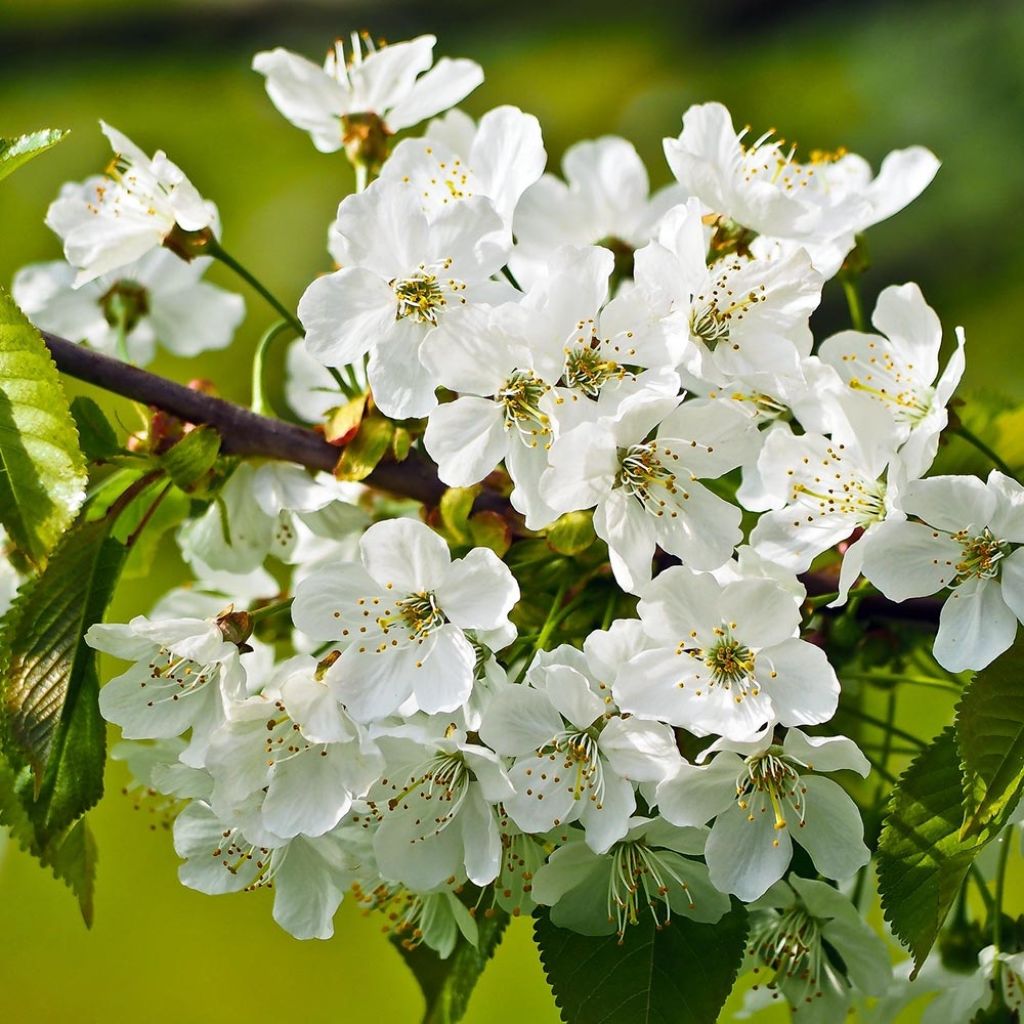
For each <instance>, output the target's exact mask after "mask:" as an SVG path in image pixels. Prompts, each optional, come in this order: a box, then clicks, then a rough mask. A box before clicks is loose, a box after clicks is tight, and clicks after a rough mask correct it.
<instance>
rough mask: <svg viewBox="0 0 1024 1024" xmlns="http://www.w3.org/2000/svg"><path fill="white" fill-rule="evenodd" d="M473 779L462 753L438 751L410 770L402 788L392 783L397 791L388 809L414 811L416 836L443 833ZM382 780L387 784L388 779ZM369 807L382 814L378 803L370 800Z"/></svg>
mask: <svg viewBox="0 0 1024 1024" xmlns="http://www.w3.org/2000/svg"><path fill="white" fill-rule="evenodd" d="M472 781H473V775H472V773H471V772H470V770H469V768H468V767H467V766H466V762H465V760H464V759H463V757H462V755H461V754H460V753H458V752H454V753H449V752H447V751H439V752H438V753H436V754H434V755H433V756H432V757H429V758H427V760H426V761H424V762H423V763H422V764H420V765H418V766H417V767H416V768H414V769H413V770H412V771H411V772H410V773H409V776H408V778H407V780H406V784H405V786H403V787H402V789H400V790H399V789H398V787H397V785H392V787H391V788H392V789H394V790H396V791H397V792H396V793H395V795H394V796H393V797H391V799H390V800H388V802H387V805H386V806H387V810H388V811H390V812H396V811H399V812H407V813H410V814H415V815H416V822H415V824H416V825H417V826H418V828H419V831H418V834H417V838H418V839H419V840H421V841H422V840H424V839H427V838H429V837H430V836H436V835H438V834H440V833H441V832H443V831H444V830H445V829H446V828H447V827H448V826H449V825H450V824H451V823H452V822H453V821H454V820H455V816H456V815H457V814H458V813H459V810H460V809H461V807H462V804H463V801H464V800H465V799H466V796H467V794H468V793H469V785H470V783H471V782H472ZM381 782H382V783H383V784H385V785H387V784H388V780H387V779H381ZM370 807H371V809H372V810H373V811H374V812H375V813H377V814H378V816H382V815H381V814H380V810H379V807H378V805H377V804H375V803H373V802H372V801H371V802H370ZM414 841H415V840H414Z"/></svg>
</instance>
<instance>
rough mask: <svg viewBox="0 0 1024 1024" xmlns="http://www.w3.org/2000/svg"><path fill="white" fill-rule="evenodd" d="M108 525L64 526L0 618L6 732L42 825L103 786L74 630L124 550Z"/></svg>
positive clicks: (96, 724)
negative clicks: (30, 776) (25, 767)
mask: <svg viewBox="0 0 1024 1024" xmlns="http://www.w3.org/2000/svg"><path fill="white" fill-rule="evenodd" d="M111 525H112V518H104V519H97V520H92V521H81V522H79V523H78V524H77V525H76V526H74V527H73V528H72V529H71V530H69V531H68V533H67V534H66V535H65V537H64V538H63V539H62V540H61V542H60V544H59V545H58V546H57V548H56V549H55V550H54V552H53V554H52V556H51V557H50V560H49V562H48V563H47V566H46V568H45V569H44V570H43V572H42V573H40V575H39V576H36V577H34V578H33V579H31V580H29V582H28V583H26V584H25V585H24V586H23V587H22V588H21V590H20V591H19V594H18V597H17V599H16V601H15V602H14V604H13V605H12V607H11V609H10V610H9V611H8V613H7V615H6V616H5V618H4V645H3V646H4V655H5V659H4V660H5V667H4V688H3V712H4V718H5V726H6V728H5V732H6V734H7V738H8V739H9V740H11V741H13V743H14V744H15V746H16V747H17V748H18V749H19V750H20V752H21V753H22V754H23V755H24V756H25V758H26V759H27V761H28V763H29V764H30V765H31V767H32V770H33V772H34V775H35V780H36V788H37V795H38V796H39V797H40V799H41V800H43V801H44V806H43V807H42V808H37V809H36V813H35V814H34V815H33V817H34V818H36V820H37V821H38V822H40V823H42V824H44V825H45V828H46V831H47V832H48V833H52V832H53V831H54V830H55V829H57V828H60V827H61V826H62V825H64V824H67V823H69V822H70V821H73V820H74V819H75V818H76V817H78V815H80V814H82V813H83V812H84V811H85V810H87V809H88V808H89V807H91V806H92V805H93V804H94V803H95V802H96V800H97V799H99V796H100V794H101V793H102V790H103V755H104V749H103V735H104V733H103V723H102V721H100V719H99V713H98V711H97V710H96V709H95V703H96V695H97V690H98V687H97V682H96V676H95V666H94V658H95V655H94V653H93V651H92V649H91V648H90V647H89V646H88V645H87V644H86V643H85V641H84V640H83V639H82V638H83V636H84V635H85V632H86V630H87V629H88V628H89V627H90V626H91V625H92V624H93V623H95V622H99V621H100V619H101V618H102V617H103V613H104V611H105V610H106V607H107V603H108V602H109V600H110V597H111V594H112V593H113V589H114V585H115V584H116V582H117V577H118V573H119V571H120V568H121V563H122V561H123V560H124V555H125V548H124V545H123V544H121V543H120V542H118V541H117V540H115V539H114V538H112V537H111V536H110V530H111ZM38 814H41V818H40V817H37V815H38Z"/></svg>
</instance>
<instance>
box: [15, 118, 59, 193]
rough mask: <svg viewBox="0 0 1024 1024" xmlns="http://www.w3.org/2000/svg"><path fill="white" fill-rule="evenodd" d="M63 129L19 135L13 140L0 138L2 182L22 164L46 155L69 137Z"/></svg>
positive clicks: (49, 129)
mask: <svg viewBox="0 0 1024 1024" xmlns="http://www.w3.org/2000/svg"><path fill="white" fill-rule="evenodd" d="M67 134H68V133H67V131H65V130H64V129H61V128H43V129H41V130H40V131H37V132H31V133H30V134H28V135H18V136H16V137H15V138H13V139H5V138H2V137H0V181H2V180H3V179H4V178H6V177H7V175H8V174H10V173H11V172H12V171H16V170H17V169H18V168H19V167H21V165H22V164H26V163H28V161H29V160H31V159H32V158H33V157H34V156H39V154H40V153H45V152H46V150H48V149H49V148H50V147H51V146H56V145H57V143H58V142H60V140H61V139H63V138H64V136H65V135H67Z"/></svg>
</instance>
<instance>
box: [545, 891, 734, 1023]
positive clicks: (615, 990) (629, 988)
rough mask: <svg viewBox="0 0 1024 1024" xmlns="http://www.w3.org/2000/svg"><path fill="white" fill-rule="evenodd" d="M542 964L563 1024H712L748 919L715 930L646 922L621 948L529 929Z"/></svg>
mask: <svg viewBox="0 0 1024 1024" xmlns="http://www.w3.org/2000/svg"><path fill="white" fill-rule="evenodd" d="M534 938H535V939H536V941H537V945H538V947H539V948H540V959H541V963H542V964H543V965H544V972H545V973H546V974H547V978H548V984H549V985H550V986H551V991H552V992H553V993H554V996H555V1001H556V1002H557V1003H558V1006H559V1009H560V1010H561V1013H562V1020H563V1021H566V1024H655V1022H657V1024H669V1022H671V1024H715V1021H717V1020H718V1018H719V1014H720V1012H721V1009H722V1006H723V1005H724V1004H725V1001H726V999H727V998H728V997H729V993H730V991H731V990H732V986H733V982H734V981H735V980H736V974H737V973H738V971H739V968H740V964H741V962H742V961H743V954H744V950H745V947H746V938H747V912H746V910H745V909H744V908H743V907H741V906H738V905H737V906H735V907H734V908H733V909H732V910H731V911H730V912H729V913H728V914H726V915H725V917H723V918H722V919H721V920H720V921H719V922H718V923H717V924H698V923H697V922H696V921H691V920H690V919H689V918H686V917H673V918H672V922H671V924H670V925H669V926H668V927H667V928H662V929H660V930H658V929H656V928H655V926H654V919H653V918H652V917H651V916H650V915H645V916H644V917H643V918H642V919H641V921H640V923H639V924H637V925H635V926H632V927H630V928H629V929H628V930H627V932H626V936H625V940H624V944H623V945H621V946H620V945H619V940H618V938H617V937H616V936H615V935H609V936H607V937H603V938H594V937H591V936H587V935H577V934H576V933H575V932H571V931H567V930H566V929H564V928H557V927H555V925H553V924H552V923H551V921H550V919H549V918H548V916H547V915H546V914H542V915H539V916H538V917H537V919H536V921H535V923H534Z"/></svg>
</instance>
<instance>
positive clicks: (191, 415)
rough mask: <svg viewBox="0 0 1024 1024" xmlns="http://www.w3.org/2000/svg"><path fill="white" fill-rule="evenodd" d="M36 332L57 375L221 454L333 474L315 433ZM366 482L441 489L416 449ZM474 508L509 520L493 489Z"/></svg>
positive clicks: (401, 489)
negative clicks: (189, 428) (158, 417)
mask: <svg viewBox="0 0 1024 1024" xmlns="http://www.w3.org/2000/svg"><path fill="white" fill-rule="evenodd" d="M42 335H43V340H44V341H45V342H46V345H47V347H48V348H49V350H50V355H51V356H53V361H54V362H55V363H56V364H57V369H58V370H60V371H61V373H66V374H67V375H68V376H69V377H75V378H77V379H78V380H82V381H86V382H87V383H89V384H95V385H96V386H97V387H101V388H103V389H104V390H106V391H112V392H113V393H114V394H116V395H122V396H123V397H124V398H130V399H133V400H134V401H136V402H142V403H144V404H145V405H150V406H154V407H155V408H157V409H161V410H163V411H164V412H168V413H170V414H171V415H172V416H177V417H178V418H179V419H181V420H184V421H185V422H186V423H197V424H208V425H209V426H211V427H214V428H215V429H216V430H217V432H218V433H219V434H220V436H221V442H222V450H223V451H224V452H226V453H228V454H230V455H243V456H259V457H262V458H267V459H281V460H283V461H286V462H296V463H298V464H299V465H300V466H306V467H307V468H308V469H313V470H322V471H324V472H327V473H330V472H333V470H334V467H335V465H336V464H337V462H338V458H339V456H340V454H341V451H340V449H338V448H336V447H335V446H334V445H331V444H328V443H327V442H326V441H325V440H324V439H323V437H322V436H321V435H320V434H318V433H317V432H316V431H315V430H309V429H308V428H306V427H300V426H298V425H296V424H294V423H285V422H284V421H282V420H275V419H271V418H270V417H268V416H260V415H259V414H258V413H255V412H252V410H250V409H246V408H245V407H244V406H241V405H236V404H235V403H234V402H227V401H225V400H224V399H223V398H214V397H213V396H212V395H207V394H204V393H203V392H201V391H194V390H192V388H187V387H184V386H183V385H181V384H176V383H175V382H174V381H170V380H166V379H165V378H163V377H158V376H157V375H156V374H154V373H150V372H149V371H148V370H140V369H139V368H138V367H137V366H131V365H129V364H128V363H123V362H121V361H120V360H119V359H111V358H110V356H105V355H103V354H102V353H100V352H95V351H93V350H92V349H89V348H86V347H85V346H84V345H76V344H75V343H74V342H71V341H67V340H66V339H64V338H58V337H57V336H56V335H53V334H48V333H47V332H45V331H43V332H42ZM366 483H367V484H370V485H371V486H373V487H377V488H379V489H380V490H382V491H389V492H391V493H392V494H398V495H401V496H402V497H405V498H412V499H413V500H415V501H420V502H423V504H425V505H436V504H437V503H438V502H439V501H440V500H441V495H443V494H444V492H445V489H446V488H445V485H444V484H443V483H441V481H440V480H439V479H438V478H437V467H436V466H435V465H434V464H433V463H432V462H431V461H430V460H429V459H427V458H425V457H424V456H423V455H421V454H419V453H418V452H415V451H413V452H410V453H409V457H408V458H407V459H406V460H405V461H404V462H400V463H399V462H383V463H381V464H380V465H379V466H377V467H376V468H375V469H374V470H373V472H372V473H371V474H370V475H369V476H368V477H367V478H366ZM474 507H475V508H477V509H487V510H490V511H495V512H500V513H502V514H503V515H509V516H514V515H515V513H514V512H513V511H512V508H511V506H510V505H509V503H508V500H507V499H506V498H504V497H502V496H501V495H500V494H497V493H496V492H494V491H483V492H482V493H481V494H480V495H479V497H478V498H477V500H476V503H475V506H474Z"/></svg>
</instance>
